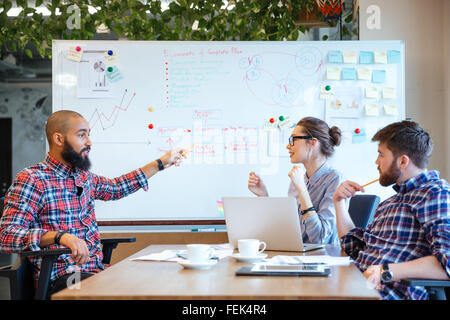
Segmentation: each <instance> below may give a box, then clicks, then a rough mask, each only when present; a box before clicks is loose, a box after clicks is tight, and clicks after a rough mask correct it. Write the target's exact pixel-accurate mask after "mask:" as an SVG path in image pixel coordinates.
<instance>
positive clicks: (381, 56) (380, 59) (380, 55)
mask: <svg viewBox="0 0 450 320" xmlns="http://www.w3.org/2000/svg"><path fill="white" fill-rule="evenodd" d="M374 60H375V63H384V64H386V63H387V54H386V52H383V51H375V52H374Z"/></svg>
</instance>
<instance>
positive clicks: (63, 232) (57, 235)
mask: <svg viewBox="0 0 450 320" xmlns="http://www.w3.org/2000/svg"><path fill="white" fill-rule="evenodd" d="M66 233H67V231H58V232H57V233H56V235H55V238H54V239H53V240H54V242H55V244H61V243H60V241H61V238H62V236H63V235H64V234H66Z"/></svg>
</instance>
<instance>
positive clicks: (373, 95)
mask: <svg viewBox="0 0 450 320" xmlns="http://www.w3.org/2000/svg"><path fill="white" fill-rule="evenodd" d="M366 98H370V99H378V89H377V88H375V87H366Z"/></svg>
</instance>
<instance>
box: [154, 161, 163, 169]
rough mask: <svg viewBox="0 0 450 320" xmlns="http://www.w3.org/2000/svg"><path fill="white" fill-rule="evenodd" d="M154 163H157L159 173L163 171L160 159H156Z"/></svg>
mask: <svg viewBox="0 0 450 320" xmlns="http://www.w3.org/2000/svg"><path fill="white" fill-rule="evenodd" d="M156 162H158V169H159V171H161V170H164V164H163V163H162V161H161V159H156Z"/></svg>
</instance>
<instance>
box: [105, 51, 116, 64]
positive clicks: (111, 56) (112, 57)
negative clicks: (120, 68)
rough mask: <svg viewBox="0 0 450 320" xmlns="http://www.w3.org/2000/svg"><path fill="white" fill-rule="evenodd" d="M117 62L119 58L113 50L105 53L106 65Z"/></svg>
mask: <svg viewBox="0 0 450 320" xmlns="http://www.w3.org/2000/svg"><path fill="white" fill-rule="evenodd" d="M118 61H119V56H118V55H117V53H116V52H115V51H113V50H108V51H105V62H106V64H113V63H116V62H118Z"/></svg>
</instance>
